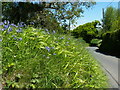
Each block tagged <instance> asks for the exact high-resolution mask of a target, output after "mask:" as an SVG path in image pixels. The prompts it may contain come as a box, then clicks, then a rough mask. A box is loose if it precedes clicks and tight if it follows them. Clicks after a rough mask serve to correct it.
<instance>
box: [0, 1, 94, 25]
mask: <svg viewBox="0 0 120 90" xmlns="http://www.w3.org/2000/svg"><path fill="white" fill-rule="evenodd" d="M2 4H3V5H2V6H3V8H2V11H3V16H4V17H3V20H4V19H7V20H10V21H11V22H13V23H18V22H21V21H22V22H26V23H28V22H29V21H35V24H36V26H38V25H43V26H45V27H46V23H47V24H49V22H48V18H49V19H50V20H51V22H54V21H55V22H56V21H57V26H58V24H60V25H61V26H62V25H65V24H67V26H70V23H72V24H73V23H74V22H75V19H77V18H78V17H80V16H81V13H83V7H86V8H89V7H90V6H92V5H94V4H95V2H39V3H33V2H24V3H23V2H3V3H2ZM68 21H70V22H69V23H68Z"/></svg>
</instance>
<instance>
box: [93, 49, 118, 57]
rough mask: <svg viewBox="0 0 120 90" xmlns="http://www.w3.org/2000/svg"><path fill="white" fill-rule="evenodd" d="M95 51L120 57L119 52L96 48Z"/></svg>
mask: <svg viewBox="0 0 120 90" xmlns="http://www.w3.org/2000/svg"><path fill="white" fill-rule="evenodd" d="M95 51H96V52H99V53H102V54H105V55H110V56H115V57H117V58H120V53H113V52H105V51H101V50H100V49H96V50H95Z"/></svg>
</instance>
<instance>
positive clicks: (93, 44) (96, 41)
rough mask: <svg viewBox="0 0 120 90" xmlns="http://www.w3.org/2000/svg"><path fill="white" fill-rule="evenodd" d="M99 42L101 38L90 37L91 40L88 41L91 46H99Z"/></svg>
mask: <svg viewBox="0 0 120 90" xmlns="http://www.w3.org/2000/svg"><path fill="white" fill-rule="evenodd" d="M101 42H102V40H101V39H92V40H91V41H90V45H91V46H98V47H99V46H100V45H101Z"/></svg>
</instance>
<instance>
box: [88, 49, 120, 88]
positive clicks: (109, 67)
mask: <svg viewBox="0 0 120 90" xmlns="http://www.w3.org/2000/svg"><path fill="white" fill-rule="evenodd" d="M87 49H88V50H89V52H90V53H91V54H92V55H93V56H94V57H95V58H96V59H97V60H98V62H99V63H100V64H101V67H102V69H103V70H104V71H105V73H106V75H107V76H108V79H109V83H110V85H111V86H110V88H119V89H120V82H119V80H118V65H120V59H119V58H116V57H114V56H110V55H105V54H102V53H99V52H96V50H97V49H98V48H97V47H87ZM118 63H119V64H118ZM119 75H120V74H119Z"/></svg>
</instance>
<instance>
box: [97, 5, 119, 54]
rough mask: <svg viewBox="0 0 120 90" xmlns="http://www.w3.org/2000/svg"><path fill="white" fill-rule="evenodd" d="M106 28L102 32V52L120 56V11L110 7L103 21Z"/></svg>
mask: <svg viewBox="0 0 120 90" xmlns="http://www.w3.org/2000/svg"><path fill="white" fill-rule="evenodd" d="M103 22H104V27H103V30H102V34H101V36H102V39H103V41H102V44H101V45H100V47H99V48H100V50H101V51H103V52H107V53H110V54H113V55H118V56H119V55H120V53H119V51H120V49H119V47H120V25H119V22H120V10H119V9H116V8H113V7H108V8H107V10H106V11H105V18H104V19H103Z"/></svg>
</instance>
